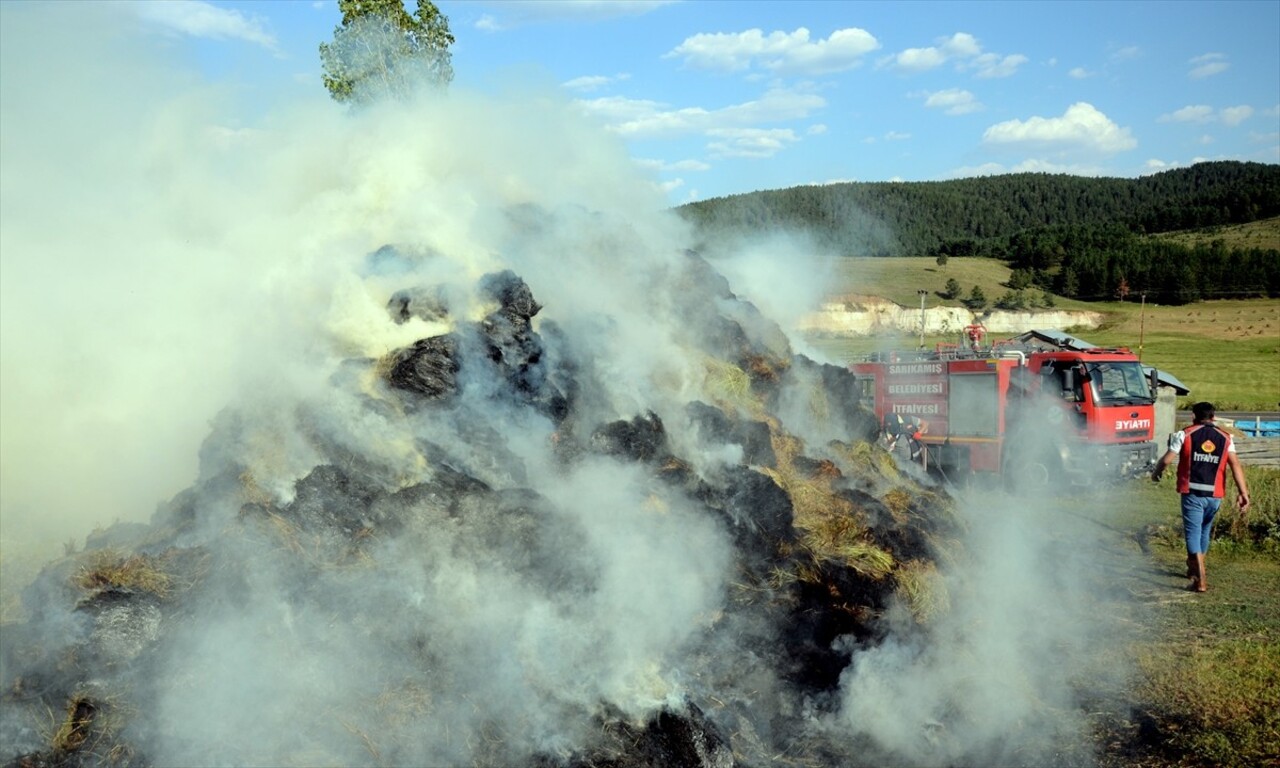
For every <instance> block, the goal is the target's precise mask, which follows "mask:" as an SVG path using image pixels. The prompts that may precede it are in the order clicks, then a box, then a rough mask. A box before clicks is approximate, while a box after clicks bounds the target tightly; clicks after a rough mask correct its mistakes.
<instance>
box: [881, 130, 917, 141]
mask: <svg viewBox="0 0 1280 768" xmlns="http://www.w3.org/2000/svg"><path fill="white" fill-rule="evenodd" d="M909 138H911V134H909V133H899V132H898V131H889V132H888V133H886V134H885V135H884V140H885V141H906V140H907V139H909Z"/></svg>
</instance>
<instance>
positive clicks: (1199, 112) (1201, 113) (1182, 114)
mask: <svg viewBox="0 0 1280 768" xmlns="http://www.w3.org/2000/svg"><path fill="white" fill-rule="evenodd" d="M1252 116H1253V107H1251V106H1249V105H1247V104H1241V105H1240V106H1238V107H1224V108H1222V109H1220V110H1217V111H1214V109H1213V107H1210V106H1208V105H1206V104H1194V105H1189V106H1186V107H1183V108H1182V109H1179V110H1175V111H1173V112H1170V113H1168V114H1166V115H1161V116H1160V117H1158V118H1156V122H1160V123H1212V122H1215V121H1216V122H1221V123H1222V124H1223V125H1226V126H1230V127H1234V126H1237V125H1239V124H1241V123H1243V122H1244V121H1245V120H1248V119H1249V118H1250V117H1252Z"/></svg>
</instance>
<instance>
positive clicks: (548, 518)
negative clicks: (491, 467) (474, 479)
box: [452, 488, 597, 595]
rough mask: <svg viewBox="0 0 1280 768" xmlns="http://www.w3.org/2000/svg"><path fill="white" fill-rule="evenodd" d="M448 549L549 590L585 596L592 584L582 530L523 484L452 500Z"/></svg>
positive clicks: (594, 578)
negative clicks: (451, 546) (453, 533)
mask: <svg viewBox="0 0 1280 768" xmlns="http://www.w3.org/2000/svg"><path fill="white" fill-rule="evenodd" d="M452 515H453V517H454V519H455V520H456V521H457V526H456V528H455V529H454V530H455V531H456V532H457V539H456V540H455V542H454V548H455V549H456V550H457V551H460V552H466V553H468V557H469V558H471V559H472V560H473V561H475V562H476V563H477V564H480V565H481V566H483V565H484V564H486V563H491V564H492V566H493V567H494V568H500V569H504V570H510V571H512V572H514V573H516V574H519V575H520V576H521V577H522V579H524V580H525V581H526V582H528V583H529V584H531V585H534V586H537V587H540V588H541V589H543V590H545V591H546V592H547V593H549V594H559V595H565V594H574V595H585V594H586V593H588V592H590V591H591V590H593V589H594V585H595V584H596V583H597V575H596V572H595V568H594V566H593V564H592V563H591V562H589V561H588V560H587V559H586V558H585V556H584V555H583V553H585V552H587V551H588V547H587V535H586V531H585V530H584V529H583V528H582V527H581V525H580V524H578V523H577V522H576V521H574V520H572V519H570V518H568V517H566V516H564V515H557V514H555V513H554V510H553V509H552V508H551V505H550V502H549V501H547V499H545V498H544V497H542V496H541V495H539V494H538V493H536V492H534V491H532V490H529V489H524V488H514V489H507V490H502V491H482V492H474V493H469V494H465V495H463V496H461V497H459V498H457V499H456V500H455V503H454V505H453V509H452Z"/></svg>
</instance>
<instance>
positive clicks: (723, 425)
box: [685, 401, 777, 467]
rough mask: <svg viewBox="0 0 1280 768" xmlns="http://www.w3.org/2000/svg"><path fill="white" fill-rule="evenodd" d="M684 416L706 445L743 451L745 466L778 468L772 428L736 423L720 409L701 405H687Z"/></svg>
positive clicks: (754, 423)
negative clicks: (724, 446) (739, 448)
mask: <svg viewBox="0 0 1280 768" xmlns="http://www.w3.org/2000/svg"><path fill="white" fill-rule="evenodd" d="M685 412H686V413H687V414H688V415H689V421H690V423H692V424H693V426H694V427H695V428H696V429H697V430H698V434H699V436H700V437H701V439H702V441H703V442H704V443H708V444H721V445H726V444H727V445H737V446H739V447H741V448H742V463H743V464H750V465H756V466H767V467H772V466H776V464H777V457H776V456H774V453H773V441H772V440H771V439H770V436H769V425H768V424H766V423H764V422H763V421H747V420H738V419H733V418H730V417H729V415H728V414H726V413H725V412H724V411H722V410H720V409H719V408H716V407H715V406H713V405H708V404H706V403H703V402H700V401H694V402H691V403H689V404H688V405H686V406H685Z"/></svg>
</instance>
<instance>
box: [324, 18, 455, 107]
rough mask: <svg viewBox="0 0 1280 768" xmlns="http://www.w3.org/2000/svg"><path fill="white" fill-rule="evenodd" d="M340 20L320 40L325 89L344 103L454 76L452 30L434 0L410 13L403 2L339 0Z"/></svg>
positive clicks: (400, 94)
mask: <svg viewBox="0 0 1280 768" xmlns="http://www.w3.org/2000/svg"><path fill="white" fill-rule="evenodd" d="M338 10H340V11H342V24H341V25H339V26H338V27H335V28H334V30H333V42H331V43H321V44H320V62H321V65H322V66H323V68H324V87H325V88H328V89H329V94H330V95H331V96H333V98H334V99H335V100H337V101H340V102H356V103H363V102H369V101H374V100H377V99H380V98H384V97H387V96H393V97H404V96H405V95H407V94H409V93H410V92H412V91H413V90H414V89H415V88H417V87H419V86H420V85H422V84H424V83H429V84H431V85H435V86H439V87H444V86H447V85H448V84H449V83H450V81H452V80H453V65H452V58H453V57H452V54H450V53H449V46H450V45H452V44H453V41H454V38H453V33H451V32H450V31H449V19H448V17H447V16H445V15H444V14H443V13H441V12H440V9H439V8H437V7H436V6H435V3H432V2H431V0H418V9H417V11H416V12H414V13H413V14H412V15H410V13H409V12H408V11H407V10H406V9H405V6H404V2H403V0H338Z"/></svg>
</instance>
